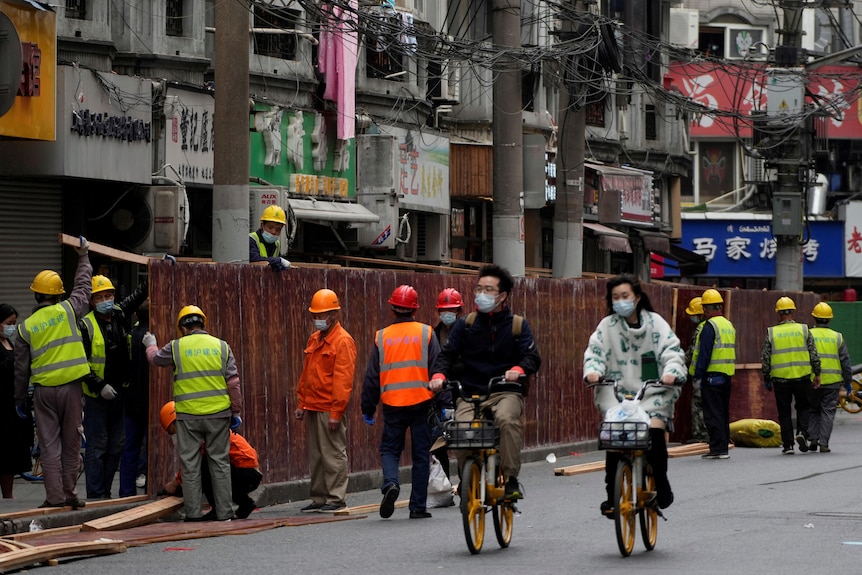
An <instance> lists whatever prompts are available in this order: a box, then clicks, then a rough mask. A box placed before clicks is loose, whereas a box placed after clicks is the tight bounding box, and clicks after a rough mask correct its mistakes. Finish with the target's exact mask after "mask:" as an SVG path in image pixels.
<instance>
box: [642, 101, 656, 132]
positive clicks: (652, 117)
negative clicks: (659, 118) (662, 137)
mask: <svg viewBox="0 0 862 575" xmlns="http://www.w3.org/2000/svg"><path fill="white" fill-rule="evenodd" d="M644 116H645V118H644V119H645V122H644V138H646V139H647V140H658V125H657V124H656V114H655V106H653V105H652V104H647V105H646V113H645V114H644Z"/></svg>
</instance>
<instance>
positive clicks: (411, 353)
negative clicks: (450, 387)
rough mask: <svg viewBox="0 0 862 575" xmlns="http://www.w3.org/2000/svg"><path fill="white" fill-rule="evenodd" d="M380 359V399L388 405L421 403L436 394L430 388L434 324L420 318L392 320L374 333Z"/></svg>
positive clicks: (398, 405) (399, 405)
mask: <svg viewBox="0 0 862 575" xmlns="http://www.w3.org/2000/svg"><path fill="white" fill-rule="evenodd" d="M375 339H376V341H377V353H378V355H379V358H380V400H381V401H382V402H383V403H384V404H385V405H392V406H397V407H401V406H407V405H418V404H420V403H422V402H424V401H428V400H429V399H431V398H432V397H434V394H433V393H431V391H430V390H429V389H428V387H427V385H428V342H430V341H431V326H429V325H425V324H424V323H419V322H418V321H411V322H398V323H393V324H392V325H390V326H389V327H387V328H385V329H381V330H379V331H378V332H377V334H376V335H375Z"/></svg>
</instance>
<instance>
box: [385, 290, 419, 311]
mask: <svg viewBox="0 0 862 575" xmlns="http://www.w3.org/2000/svg"><path fill="white" fill-rule="evenodd" d="M389 303H390V304H392V306H394V307H402V308H405V309H419V294H418V293H416V290H415V289H413V286H408V285H400V286H398V287H397V288H395V291H394V292H392V297H390V298H389Z"/></svg>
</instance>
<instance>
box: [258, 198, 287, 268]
mask: <svg viewBox="0 0 862 575" xmlns="http://www.w3.org/2000/svg"><path fill="white" fill-rule="evenodd" d="M285 225H287V217H286V215H285V213H284V210H283V209H282V208H280V207H278V206H268V207H267V208H266V209H265V210H263V214H262V215H261V216H260V228H258V230H257V231H256V232H251V233H250V234H249V235H248V261H249V262H268V263H269V265H270V266H272V269H274V270H275V271H277V272H280V271H282V270H286V269H288V268H290V262H289V261H287V260H286V259H285V258H283V257H281V242H280V241H279V239H278V237H279V236H280V235H281V230H282V229H284V226H285Z"/></svg>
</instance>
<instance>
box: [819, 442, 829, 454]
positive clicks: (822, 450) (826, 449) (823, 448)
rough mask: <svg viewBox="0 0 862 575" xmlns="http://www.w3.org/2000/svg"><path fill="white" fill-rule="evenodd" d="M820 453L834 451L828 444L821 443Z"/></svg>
mask: <svg viewBox="0 0 862 575" xmlns="http://www.w3.org/2000/svg"><path fill="white" fill-rule="evenodd" d="M820 453H832V450H831V449H829V446H828V445H822V444H821V445H820Z"/></svg>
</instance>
